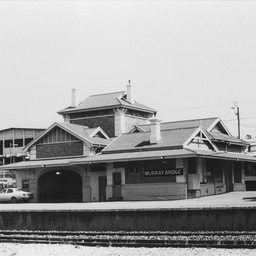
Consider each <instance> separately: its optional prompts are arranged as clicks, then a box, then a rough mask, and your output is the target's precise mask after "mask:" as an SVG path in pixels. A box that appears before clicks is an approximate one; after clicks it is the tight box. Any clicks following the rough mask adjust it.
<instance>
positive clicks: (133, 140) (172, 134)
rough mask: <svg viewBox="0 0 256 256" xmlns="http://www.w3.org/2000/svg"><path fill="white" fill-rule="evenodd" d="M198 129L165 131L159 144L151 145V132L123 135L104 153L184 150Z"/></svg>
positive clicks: (162, 132) (104, 150)
mask: <svg viewBox="0 0 256 256" xmlns="http://www.w3.org/2000/svg"><path fill="white" fill-rule="evenodd" d="M197 129H198V127H193V128H185V129H175V130H163V131H161V139H160V140H159V141H158V142H157V144H150V132H141V133H126V134H122V135H120V136H119V137H117V138H116V139H115V140H114V141H113V142H112V143H111V144H109V145H108V146H107V147H106V148H105V149H103V151H102V153H103V154H109V153H112V152H124V151H126V152H128V151H141V150H161V149H171V148H182V147H183V145H184V143H185V142H186V141H187V140H188V139H189V138H190V137H191V135H192V134H194V132H195V131H196V130H197Z"/></svg>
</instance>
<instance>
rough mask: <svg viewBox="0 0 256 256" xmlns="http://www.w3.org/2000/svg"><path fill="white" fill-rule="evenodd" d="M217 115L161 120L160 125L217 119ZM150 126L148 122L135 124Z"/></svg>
mask: <svg viewBox="0 0 256 256" xmlns="http://www.w3.org/2000/svg"><path fill="white" fill-rule="evenodd" d="M217 118H218V117H206V118H197V119H186V120H176V121H166V122H161V123H160V125H162V124H171V123H181V122H191V121H200V120H209V119H217ZM147 125H148V126H150V123H148V124H137V126H147Z"/></svg>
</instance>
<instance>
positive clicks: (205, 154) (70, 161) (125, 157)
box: [0, 149, 256, 170]
mask: <svg viewBox="0 0 256 256" xmlns="http://www.w3.org/2000/svg"><path fill="white" fill-rule="evenodd" d="M187 157H201V158H213V159H223V160H233V161H247V162H256V158H255V157H253V156H251V155H246V154H239V153H230V152H227V153H226V152H213V151H207V150H190V149H177V150H158V151H143V152H130V153H118V154H100V155H95V156H88V157H80V158H65V159H42V160H30V161H24V162H18V163H14V164H9V165H4V166H1V167H0V169H2V170H19V169H29V168H41V167H61V166H71V165H79V164H96V163H107V162H124V161H139V160H153V159H161V158H187Z"/></svg>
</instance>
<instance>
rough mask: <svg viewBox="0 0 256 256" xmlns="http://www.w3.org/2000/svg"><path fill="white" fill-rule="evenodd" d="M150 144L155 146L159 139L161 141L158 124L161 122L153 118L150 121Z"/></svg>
mask: <svg viewBox="0 0 256 256" xmlns="http://www.w3.org/2000/svg"><path fill="white" fill-rule="evenodd" d="M149 121H150V130H151V134H150V143H151V144H156V143H157V142H158V141H159V140H160V139H161V132H160V123H161V120H160V119H157V118H154V119H150V120H149Z"/></svg>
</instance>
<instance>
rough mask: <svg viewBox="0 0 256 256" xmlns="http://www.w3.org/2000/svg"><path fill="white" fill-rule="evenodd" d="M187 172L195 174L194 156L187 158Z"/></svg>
mask: <svg viewBox="0 0 256 256" xmlns="http://www.w3.org/2000/svg"><path fill="white" fill-rule="evenodd" d="M188 174H196V158H194V157H193V158H188Z"/></svg>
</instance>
